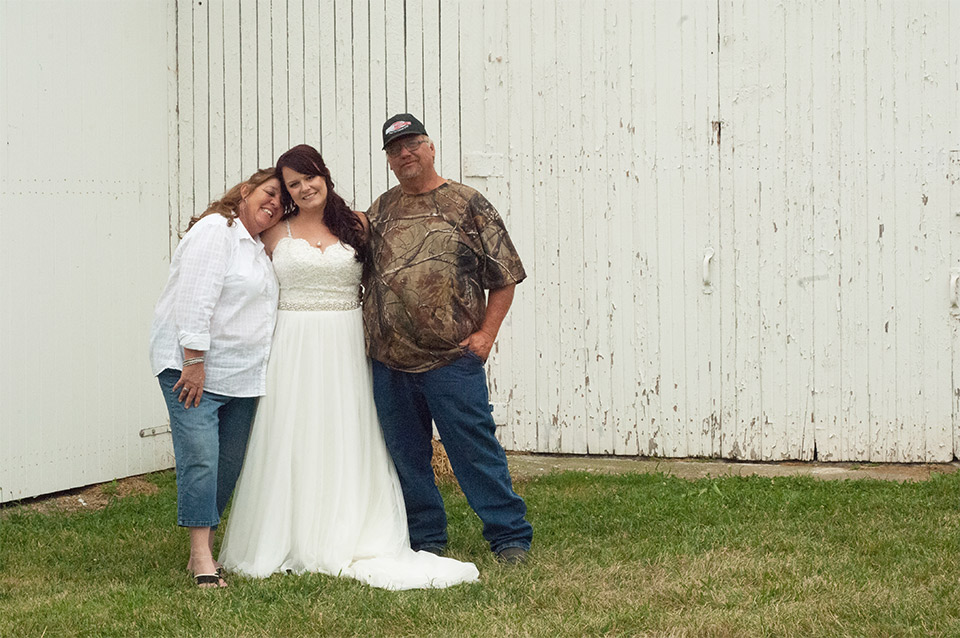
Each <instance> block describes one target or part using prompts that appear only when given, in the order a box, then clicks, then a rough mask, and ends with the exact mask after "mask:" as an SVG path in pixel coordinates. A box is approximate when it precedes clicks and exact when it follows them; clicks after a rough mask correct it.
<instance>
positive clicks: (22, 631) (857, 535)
mask: <svg viewBox="0 0 960 638" xmlns="http://www.w3.org/2000/svg"><path fill="white" fill-rule="evenodd" d="M149 479H150V480H151V481H153V482H155V483H156V484H157V485H158V486H159V488H160V490H159V492H158V493H157V494H153V495H149V496H131V497H127V498H113V499H112V500H111V501H110V502H109V504H108V505H107V507H106V508H105V509H103V510H99V511H83V512H76V513H72V514H64V513H55V514H40V513H35V512H32V511H28V510H27V509H26V508H24V507H12V508H6V509H5V510H3V511H2V512H0V636H41V635H45V636H551V637H552V636H691V637H693V636H697V637H700V636H706V637H710V636H718V637H719V636H730V637H733V636H738V637H739V636H891V637H892V636H960V570H958V569H957V567H958V561H957V557H958V552H957V549H958V546H957V540H958V532H960V473H957V474H952V475H935V476H934V477H933V478H932V479H931V480H929V481H925V482H920V483H904V484H898V483H890V482H881V481H871V480H860V481H845V482H834V481H819V480H816V479H810V478H803V477H795V478H776V479H769V478H759V477H749V478H741V477H730V478H717V479H703V480H699V481H686V480H683V479H676V478H670V477H666V476H663V475H655V474H645V475H644V474H640V475H622V476H604V475H595V474H587V473H579V472H578V473H569V472H568V473H562V474H551V475H547V476H544V477H539V478H537V479H535V480H530V481H517V484H516V486H517V489H518V491H519V492H520V493H521V494H522V495H523V496H524V497H525V498H526V500H527V504H528V506H529V510H530V519H531V521H532V522H533V524H534V529H535V539H534V552H533V554H532V560H531V562H530V563H528V564H527V565H525V566H521V567H519V568H510V567H502V566H500V565H498V564H497V563H495V562H494V561H493V559H492V557H491V556H490V554H489V552H488V551H487V549H486V546H485V543H484V541H483V539H482V537H481V536H480V524H479V521H478V520H477V519H476V517H475V516H474V515H473V513H472V512H471V511H470V509H469V508H468V507H467V505H466V502H465V500H464V498H463V496H462V494H460V492H459V491H458V490H457V489H456V488H455V487H454V486H450V485H444V486H443V490H444V496H445V498H446V501H447V508H448V514H449V516H450V536H451V544H450V547H449V553H450V555H452V556H454V557H456V558H461V559H466V560H472V561H474V562H475V563H477V567H478V568H479V569H480V573H481V583H479V584H475V585H463V586H459V587H454V588H452V589H448V590H440V591H436V590H434V591H411V592H387V591H381V590H376V589H372V588H369V587H365V586H362V585H360V584H358V583H356V582H352V581H349V580H346V579H337V578H332V577H328V576H320V575H305V576H280V575H278V576H274V577H272V578H269V579H266V580H261V581H257V580H245V579H242V578H238V577H233V578H231V579H230V587H229V588H228V589H226V590H222V591H201V590H197V589H195V588H194V587H193V586H192V585H191V581H190V580H189V578H188V576H187V574H186V571H185V569H184V566H185V564H186V560H187V539H186V534H185V532H184V531H183V530H178V529H177V528H176V527H175V526H174V525H173V521H174V519H175V510H176V506H175V486H174V479H173V475H172V473H170V472H164V473H158V474H155V475H151V477H149ZM114 491H115V488H114Z"/></svg>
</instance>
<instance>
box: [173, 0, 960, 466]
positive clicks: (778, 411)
mask: <svg viewBox="0 0 960 638" xmlns="http://www.w3.org/2000/svg"><path fill="white" fill-rule="evenodd" d="M179 8H180V10H179V21H178V51H179V58H180V60H179V62H180V69H181V76H180V81H181V83H180V87H181V89H180V90H181V104H180V108H181V111H180V112H181V125H182V128H181V138H180V149H181V166H180V174H181V182H180V185H181V186H180V193H181V200H180V208H181V210H182V211H185V212H184V214H187V213H189V212H192V210H193V209H194V208H195V207H196V203H197V202H200V201H203V200H206V199H207V198H209V197H210V195H211V194H214V193H216V192H218V191H220V190H222V189H223V187H224V186H225V185H226V183H227V182H230V181H233V180H235V179H236V178H237V177H238V176H239V175H240V174H242V173H246V172H249V171H250V170H251V169H252V168H254V166H255V165H256V164H260V165H264V164H269V163H270V162H271V161H272V160H273V158H274V157H276V156H277V155H278V154H279V153H280V152H282V151H283V150H285V149H286V148H287V147H289V146H290V145H292V144H296V143H299V142H303V141H306V142H308V143H311V144H314V145H315V146H317V147H319V148H320V149H321V151H322V152H323V154H324V156H325V157H326V158H327V160H328V162H329V163H330V165H331V166H332V169H333V172H334V177H335V179H336V181H337V184H338V188H339V189H340V190H341V191H342V192H343V193H344V194H345V195H346V196H347V197H349V198H351V199H352V200H353V202H354V203H355V205H356V206H357V207H358V208H365V207H366V206H367V205H368V204H369V203H370V202H371V201H372V199H373V198H375V197H376V196H377V195H378V194H379V193H380V192H381V191H383V190H384V189H385V188H386V187H387V186H389V185H392V184H393V183H394V182H393V181H392V176H391V175H390V174H389V173H388V171H387V170H386V167H385V163H384V161H383V156H382V153H381V151H380V149H379V146H380V144H379V134H378V131H379V125H380V123H381V122H382V120H383V119H384V118H385V117H386V116H388V115H390V114H392V113H394V112H398V111H401V110H409V111H412V112H415V113H419V114H422V115H423V119H424V121H425V122H426V124H427V127H428V130H430V132H431V133H432V134H433V137H434V138H435V139H436V140H437V142H438V145H439V148H440V154H441V155H440V157H441V159H440V166H441V172H442V173H443V174H444V175H446V176H447V177H452V178H454V179H460V180H463V181H465V182H467V183H470V184H473V185H475V186H477V187H478V188H480V189H482V190H483V191H484V192H485V193H487V194H488V195H489V197H490V199H491V200H493V201H494V203H495V204H496V205H497V206H498V207H499V208H500V210H501V211H502V213H503V214H504V217H505V218H506V220H507V224H508V226H509V228H510V229H511V232H512V234H513V236H514V238H515V240H516V243H517V245H518V247H519V249H520V251H521V253H522V255H523V257H524V258H525V261H526V264H527V269H528V272H529V274H530V279H529V281H528V282H526V283H524V284H523V285H521V286H520V287H519V288H518V295H517V299H516V302H515V305H514V308H513V310H512V311H511V314H510V316H509V318H508V321H507V324H506V326H505V327H504V330H503V334H502V336H501V339H500V341H499V343H498V346H497V349H496V352H495V353H494V355H493V357H492V360H491V363H490V370H491V385H492V400H493V402H494V405H495V409H496V414H497V417H498V420H500V421H502V422H503V423H504V427H503V428H501V436H502V438H503V440H504V443H505V444H506V445H507V446H508V447H510V448H513V449H520V450H537V451H543V452H569V453H587V454H609V453H614V454H651V455H664V456H691V455H695V456H700V455H703V456H724V457H731V458H746V459H784V458H800V459H812V458H814V457H815V456H816V457H817V458H820V459H824V460H843V459H869V460H878V461H879V460H888V461H906V460H946V459H949V458H952V456H953V440H952V434H951V433H952V430H953V427H952V422H953V421H954V420H955V412H956V409H955V405H954V404H955V400H954V399H953V398H952V396H953V395H954V385H955V384H954V383H953V382H952V380H951V378H952V370H953V365H954V364H953V362H952V359H951V357H952V350H953V346H952V341H951V334H952V333H953V331H955V329H956V320H955V319H954V318H952V317H951V315H950V297H949V291H948V281H949V278H950V271H951V265H952V264H953V263H954V262H955V261H956V259H957V258H958V257H960V254H958V255H953V253H954V252H955V251H956V248H955V245H956V241H952V238H953V237H954V234H955V233H956V232H957V231H956V226H957V223H958V220H957V219H955V215H954V214H953V212H957V211H954V209H955V208H957V205H956V202H954V205H953V208H951V205H950V200H949V198H950V197H951V196H953V197H954V198H956V197H957V195H956V185H955V183H954V184H953V185H951V181H950V179H948V178H947V177H946V175H947V171H948V165H949V161H950V150H951V149H954V148H957V147H958V146H960V139H958V133H957V130H956V122H957V119H958V112H957V106H956V105H957V104H958V101H960V100H958V98H960V95H958V89H957V78H958V73H960V63H958V53H957V49H958V38H960V36H958V34H960V10H958V9H957V8H956V6H955V5H951V4H950V3H948V2H937V1H926V2H903V3H883V2H875V3H865V4H863V3H851V4H845V3H835V2H826V1H822V0H804V1H798V2H774V1H767V0H719V1H717V0H695V1H684V2H678V1H658V2H653V1H649V2H648V1H644V2H629V1H626V0H622V1H608V2H603V3H597V2H588V1H586V0H583V1H576V2H574V1H567V2H553V1H549V2H548V1H543V0H541V1H537V0H530V1H511V2H508V1H506V0H500V1H486V2H472V1H466V0H463V1H461V2H443V3H441V2H439V1H436V0H425V1H419V0H407V1H406V2H402V1H401V0H372V1H371V0H355V1H353V2H349V1H344V0H338V1H334V0H327V1H323V0H321V1H319V2H313V1H309V2H299V1H297V2H289V3H288V2H282V1H278V2H272V3H270V2H263V1H262V0H261V1H260V2H254V1H253V0H250V1H248V2H242V1H241V2H240V3H224V2H219V1H214V2H203V3H200V2H193V3H190V2H180V3H179ZM238 42H241V43H242V46H240V45H238ZM254 51H255V52H256V55H255V56H254V55H253V52H254ZM245 54H246V55H247V56H248V57H247V58H244V55H245ZM191 73H192V76H191V75H190V74H191ZM191 77H192V81H191ZM224 77H226V78H234V81H232V82H228V83H227V85H226V87H227V88H226V90H225V91H224V93H225V95H226V98H222V97H221V96H220V93H221V89H220V86H221V84H222V81H221V78H224ZM238 78H239V85H237V82H236V80H237V79H238ZM214 93H216V95H215V96H214ZM233 93H237V94H239V95H241V96H248V95H253V94H256V95H258V100H257V102H256V103H255V102H254V101H253V100H252V99H251V100H249V102H244V101H243V99H242V98H239V99H233V100H231V98H230V96H231V94H233ZM238 102H239V107H238V106H237V105H236V103H238ZM191 106H192V108H191ZM222 131H233V132H234V133H236V132H237V131H241V132H243V133H244V134H245V135H240V136H239V137H238V136H236V135H235V134H234V135H224V134H222V133H221V132H222ZM254 136H255V137H256V139H257V146H256V148H255V149H254V148H253V147H252V144H250V148H247V147H245V146H244V145H245V144H248V143H249V139H252V138H253V137H254ZM238 157H239V160H237V158H238ZM227 158H229V160H228V159H227ZM228 161H232V162H237V161H239V166H240V167H241V169H242V170H240V171H239V172H238V171H237V170H236V165H234V166H233V167H231V166H227V165H226V163H227V162H228ZM184 162H186V163H187V165H185V164H184ZM221 165H222V166H221ZM196 167H199V168H196ZM191 171H194V172H195V175H194V177H193V178H191V177H190V175H191ZM951 194H952V195H951ZM951 211H953V212H951Z"/></svg>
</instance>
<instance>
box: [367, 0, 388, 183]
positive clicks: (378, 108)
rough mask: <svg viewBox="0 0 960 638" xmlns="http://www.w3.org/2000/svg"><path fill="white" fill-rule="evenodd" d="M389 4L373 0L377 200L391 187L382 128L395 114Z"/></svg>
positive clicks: (373, 172) (373, 141)
mask: <svg viewBox="0 0 960 638" xmlns="http://www.w3.org/2000/svg"><path fill="white" fill-rule="evenodd" d="M386 15H387V13H386V7H385V4H384V0H370V136H371V137H370V189H371V192H372V194H373V199H376V198H377V197H379V196H380V194H381V193H383V192H384V191H385V190H387V187H388V186H389V172H390V169H389V168H388V167H387V162H386V157H385V156H384V153H383V150H381V147H382V146H383V138H382V136H381V133H380V131H381V129H382V126H383V123H384V122H385V121H386V120H387V118H388V117H390V116H391V115H392V113H390V112H388V110H387V59H386V55H387V48H386V40H387V38H386Z"/></svg>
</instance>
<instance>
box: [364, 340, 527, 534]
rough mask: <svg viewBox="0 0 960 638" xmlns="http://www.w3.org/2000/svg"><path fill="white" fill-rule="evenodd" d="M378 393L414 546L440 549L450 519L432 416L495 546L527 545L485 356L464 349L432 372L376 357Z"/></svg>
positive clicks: (520, 504)
mask: <svg viewBox="0 0 960 638" xmlns="http://www.w3.org/2000/svg"><path fill="white" fill-rule="evenodd" d="M373 393H374V400H375V401H376V404H377V414H378V416H379V418H380V426H381V428H382V429H383V435H384V440H385V441H386V444H387V448H388V449H389V451H390V455H391V456H392V457H393V462H394V465H396V468H397V474H398V475H399V477H400V487H401V489H402V490H403V498H404V502H405V504H406V507H407V524H408V526H409V529H410V545H411V546H412V547H413V549H416V550H419V549H427V548H435V549H442V548H443V547H445V546H446V544H447V517H446V513H445V511H444V508H443V498H442V497H441V496H440V491H439V490H438V489H437V485H436V483H435V482H434V477H433V468H432V467H431V465H430V459H431V456H432V453H433V448H432V445H431V443H430V441H431V439H432V438H433V428H432V426H431V420H432V421H433V422H435V423H436V425H437V431H438V432H439V433H440V438H441V440H442V441H443V447H444V450H446V453H447V456H448V457H449V458H450V465H451V466H452V467H453V472H454V474H455V475H456V477H457V480H458V481H459V483H460V487H461V488H462V489H463V493H464V495H465V496H466V497H467V502H468V503H469V504H470V507H472V508H473V511H475V512H476V513H477V515H478V516H479V517H480V520H481V521H483V537H484V538H485V539H486V540H487V542H488V543H490V549H491V550H493V551H494V552H499V551H501V550H503V549H506V548H507V547H521V548H523V549H530V541H531V539H532V538H533V528H532V527H531V525H530V523H528V522H527V520H526V518H525V516H526V513H527V506H526V504H525V503H524V502H523V499H521V498H520V497H519V496H518V495H517V494H516V492H514V491H513V485H512V482H511V480H510V471H509V469H508V468H507V456H506V454H505V453H504V451H503V447H502V446H501V445H500V442H499V441H498V440H497V438H496V436H495V435H494V432H495V431H496V425H495V424H494V421H493V416H492V414H491V407H490V402H489V395H488V392H487V377H486V373H485V372H484V369H483V361H481V360H480V358H479V357H477V356H476V355H474V354H473V353H469V352H468V353H467V354H465V355H464V356H463V357H461V358H460V359H458V360H456V361H454V362H453V363H451V364H449V365H446V366H443V367H442V368H438V369H436V370H430V371H428V372H400V371H398V370H392V369H390V368H388V367H387V366H385V365H383V364H382V363H380V362H379V361H374V362H373Z"/></svg>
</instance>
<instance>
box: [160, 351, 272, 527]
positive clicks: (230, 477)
mask: <svg viewBox="0 0 960 638" xmlns="http://www.w3.org/2000/svg"><path fill="white" fill-rule="evenodd" d="M179 379H180V371H179V370H174V369H167V370H164V371H163V372H161V373H160V374H158V375H157V380H158V381H159V382H160V389H161V390H162V391H163V399H164V401H165V402H166V404H167V412H169V414H170V430H171V432H172V434H173V454H174V457H175V458H176V465H177V525H180V526H181V527H216V526H217V525H218V524H219V523H220V517H221V516H222V515H223V510H224V509H225V508H226V507H227V502H228V501H229V500H230V495H231V494H233V488H234V487H235V486H236V484H237V478H238V477H239V476H240V468H241V466H242V465H243V455H244V453H245V451H246V449H247V439H248V438H249V436H250V425H251V423H252V421H253V414H254V411H255V410H256V407H257V398H256V397H228V396H223V395H222V394H215V393H213V392H207V391H206V390H205V391H204V392H203V397H202V398H201V399H200V405H198V406H197V407H191V408H189V409H188V408H184V407H183V404H182V403H180V402H179V401H177V397H178V396H179V391H177V392H174V390H173V386H174V385H175V384H176V383H177V380H179Z"/></svg>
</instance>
